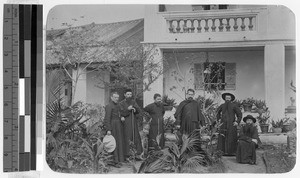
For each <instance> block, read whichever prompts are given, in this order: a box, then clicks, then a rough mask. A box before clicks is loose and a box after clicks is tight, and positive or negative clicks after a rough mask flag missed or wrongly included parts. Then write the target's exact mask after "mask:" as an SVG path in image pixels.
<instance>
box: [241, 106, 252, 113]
mask: <svg viewBox="0 0 300 178" xmlns="http://www.w3.org/2000/svg"><path fill="white" fill-rule="evenodd" d="M243 107H244V111H245V112H251V110H252V105H251V104H243Z"/></svg>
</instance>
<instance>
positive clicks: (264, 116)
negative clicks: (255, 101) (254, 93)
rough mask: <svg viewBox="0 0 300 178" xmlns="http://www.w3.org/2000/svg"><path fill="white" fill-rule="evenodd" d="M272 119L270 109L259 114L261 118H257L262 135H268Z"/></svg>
mask: <svg viewBox="0 0 300 178" xmlns="http://www.w3.org/2000/svg"><path fill="white" fill-rule="evenodd" d="M269 118H270V111H268V108H266V110H265V111H264V112H261V113H259V116H258V117H257V120H258V123H259V126H260V129H261V132H262V133H268V130H269V124H268V121H269Z"/></svg>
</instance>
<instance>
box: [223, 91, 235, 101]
mask: <svg viewBox="0 0 300 178" xmlns="http://www.w3.org/2000/svg"><path fill="white" fill-rule="evenodd" d="M226 95H229V96H231V101H234V100H235V96H234V95H233V94H231V93H223V94H222V98H223V100H225V96H226Z"/></svg>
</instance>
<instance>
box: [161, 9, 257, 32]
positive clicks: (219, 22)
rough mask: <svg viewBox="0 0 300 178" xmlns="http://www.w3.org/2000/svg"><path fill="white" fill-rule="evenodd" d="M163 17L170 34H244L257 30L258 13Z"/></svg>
mask: <svg viewBox="0 0 300 178" xmlns="http://www.w3.org/2000/svg"><path fill="white" fill-rule="evenodd" d="M163 16H164V18H165V19H166V23H167V28H168V29H167V31H168V32H169V33H206V32H243V31H256V30H257V16H258V12H252V11H251V10H244V11H237V12H234V11H229V12H226V11H212V12H185V13H182V12H180V13H178V12H177V13H172V12H168V13H164V14H163Z"/></svg>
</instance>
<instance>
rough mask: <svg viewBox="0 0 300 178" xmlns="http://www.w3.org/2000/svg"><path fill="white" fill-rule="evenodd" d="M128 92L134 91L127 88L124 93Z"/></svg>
mask: <svg viewBox="0 0 300 178" xmlns="http://www.w3.org/2000/svg"><path fill="white" fill-rule="evenodd" d="M127 92H131V93H132V90H131V89H130V88H127V89H126V90H125V91H124V94H126V93H127Z"/></svg>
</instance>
